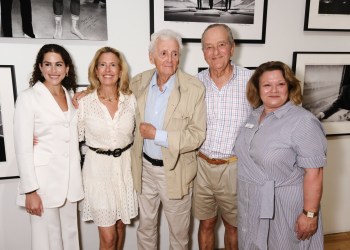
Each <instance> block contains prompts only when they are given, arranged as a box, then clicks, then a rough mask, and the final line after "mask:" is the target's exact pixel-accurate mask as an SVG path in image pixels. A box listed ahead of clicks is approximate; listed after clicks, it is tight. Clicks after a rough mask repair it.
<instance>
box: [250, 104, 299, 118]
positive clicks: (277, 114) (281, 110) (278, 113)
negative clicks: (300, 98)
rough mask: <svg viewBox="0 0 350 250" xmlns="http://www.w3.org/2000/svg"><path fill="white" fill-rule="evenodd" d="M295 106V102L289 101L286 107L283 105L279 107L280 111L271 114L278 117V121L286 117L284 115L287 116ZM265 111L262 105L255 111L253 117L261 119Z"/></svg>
mask: <svg viewBox="0 0 350 250" xmlns="http://www.w3.org/2000/svg"><path fill="white" fill-rule="evenodd" d="M293 106H294V104H293V102H291V101H288V102H286V103H285V104H284V105H282V106H281V107H279V108H278V109H276V110H275V111H273V112H271V113H272V114H273V115H274V116H275V117H277V118H278V119H280V118H281V117H282V116H284V114H286V113H287V112H288V111H289V110H290V109H291V108H292V107H293ZM263 110H264V105H261V106H260V107H258V108H256V109H255V110H254V111H253V115H254V116H257V117H260V115H261V113H262V112H263Z"/></svg>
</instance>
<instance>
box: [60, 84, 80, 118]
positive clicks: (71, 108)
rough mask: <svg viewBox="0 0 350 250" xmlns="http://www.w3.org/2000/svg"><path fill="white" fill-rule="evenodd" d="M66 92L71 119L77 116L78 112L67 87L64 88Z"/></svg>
mask: <svg viewBox="0 0 350 250" xmlns="http://www.w3.org/2000/svg"><path fill="white" fill-rule="evenodd" d="M63 89H64V92H65V94H66V100H67V105H68V112H69V120H70V121H71V120H72V119H73V117H74V116H75V114H76V112H77V111H76V109H75V107H74V106H73V103H72V99H71V97H70V95H69V92H68V91H67V90H66V88H64V87H63Z"/></svg>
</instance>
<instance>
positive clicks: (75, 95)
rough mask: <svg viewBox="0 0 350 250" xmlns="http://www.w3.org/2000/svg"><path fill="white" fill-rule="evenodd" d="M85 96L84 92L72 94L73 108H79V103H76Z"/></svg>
mask: <svg viewBox="0 0 350 250" xmlns="http://www.w3.org/2000/svg"><path fill="white" fill-rule="evenodd" d="M86 95H87V93H86V92H85V91H80V92H77V93H75V94H74V96H73V100H72V103H73V106H74V107H75V108H76V109H77V108H79V102H78V101H79V100H80V99H81V98H83V97H84V96H86Z"/></svg>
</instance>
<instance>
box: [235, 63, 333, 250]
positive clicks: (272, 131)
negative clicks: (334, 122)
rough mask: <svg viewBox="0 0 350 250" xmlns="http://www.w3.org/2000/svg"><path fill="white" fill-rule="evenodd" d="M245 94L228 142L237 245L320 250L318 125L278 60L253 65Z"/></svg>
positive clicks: (322, 144) (322, 155)
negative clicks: (232, 155) (243, 111)
mask: <svg viewBox="0 0 350 250" xmlns="http://www.w3.org/2000/svg"><path fill="white" fill-rule="evenodd" d="M247 98H248V100H249V102H250V103H251V105H252V106H253V108H254V110H253V112H252V113H251V115H250V117H249V118H248V120H247V122H246V123H245V124H244V125H243V127H242V128H241V131H240V134H239V136H238V138H237V142H236V146H235V151H236V154H237V156H238V242H239V249H240V250H244V249H249V250H254V249H270V250H280V249H284V250H286V249H291V250H292V249H298V250H301V249H314V250H319V249H323V232H322V224H321V213H320V200H321V196H322V180H323V167H324V166H325V164H326V150H327V146H326V145H327V141H326V137H325V134H324V131H323V128H322V126H321V123H320V122H319V121H318V119H317V118H316V117H315V116H314V115H313V114H312V113H310V112H309V111H307V110H305V109H304V108H302V107H300V106H298V104H300V103H301V98H302V96H301V87H300V82H299V80H298V79H296V78H295V76H294V74H293V72H292V71H291V70H290V68H289V67H288V66H287V65H285V64H284V63H282V62H267V63H264V64H262V65H260V66H259V67H258V68H257V69H256V70H255V73H254V74H253V76H252V77H251V79H250V81H249V82H248V87H247Z"/></svg>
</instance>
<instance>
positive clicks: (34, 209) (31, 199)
mask: <svg viewBox="0 0 350 250" xmlns="http://www.w3.org/2000/svg"><path fill="white" fill-rule="evenodd" d="M26 210H27V212H28V213H29V214H31V215H37V216H41V215H42V213H43V212H44V208H43V203H42V201H41V198H40V196H39V195H38V193H37V192H36V191H34V192H31V193H28V194H26Z"/></svg>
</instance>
